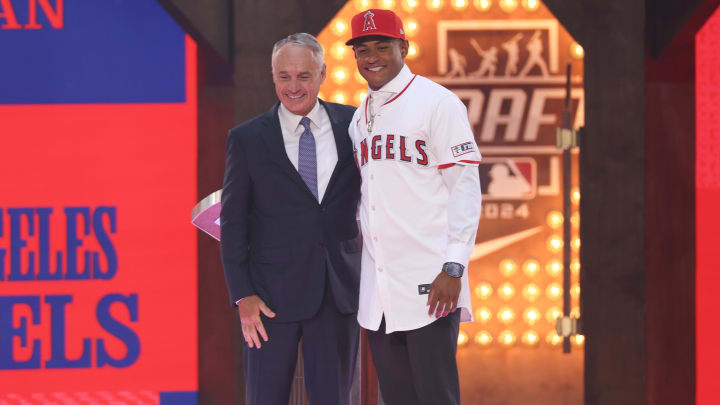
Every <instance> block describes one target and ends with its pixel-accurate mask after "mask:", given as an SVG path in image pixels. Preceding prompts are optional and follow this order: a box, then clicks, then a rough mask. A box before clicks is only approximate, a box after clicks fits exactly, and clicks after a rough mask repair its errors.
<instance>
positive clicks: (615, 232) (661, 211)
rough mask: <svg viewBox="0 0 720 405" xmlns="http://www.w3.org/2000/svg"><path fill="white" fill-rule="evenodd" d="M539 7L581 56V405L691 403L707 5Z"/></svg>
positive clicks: (671, 0)
mask: <svg viewBox="0 0 720 405" xmlns="http://www.w3.org/2000/svg"><path fill="white" fill-rule="evenodd" d="M545 3H546V4H547V5H548V7H549V8H550V9H551V10H552V11H553V13H555V15H556V16H557V17H558V18H559V20H560V21H561V22H562V23H563V24H564V25H565V26H566V27H567V28H568V30H569V31H570V33H571V34H572V35H574V36H575V38H576V39H578V41H579V42H580V43H581V44H582V45H583V47H584V48H585V53H586V56H585V86H586V89H585V94H586V131H585V133H584V138H583V139H582V150H581V183H580V187H581V193H582V202H581V207H580V209H581V217H582V229H581V237H582V241H583V247H582V254H581V255H582V256H581V262H582V266H583V280H582V282H581V285H582V287H581V288H582V291H583V303H582V305H583V310H582V313H583V326H584V333H585V335H586V338H587V340H586V346H585V358H586V359H585V402H586V404H588V405H595V404H613V405H622V404H628V405H630V404H632V405H638V404H652V405H655V404H660V405H664V404H667V405H675V404H688V405H689V404H694V403H695V322H694V320H695V260H694V258H695V239H694V237H695V215H694V211H695V199H694V179H695V158H694V152H695V132H694V131H695V126H694V123H695V105H694V103H695V98H694V34H695V32H697V30H698V29H699V28H700V26H701V25H702V23H703V22H704V21H705V20H706V19H707V17H708V16H709V15H710V13H711V12H712V11H713V10H714V9H715V8H717V6H718V1H717V0H711V1H703V0H691V1H681V0H660V1H657V0H655V1H652V0H648V1H646V2H638V1H634V2H628V1H625V0H599V1H585V2H572V3H568V2H565V1H558V0H545Z"/></svg>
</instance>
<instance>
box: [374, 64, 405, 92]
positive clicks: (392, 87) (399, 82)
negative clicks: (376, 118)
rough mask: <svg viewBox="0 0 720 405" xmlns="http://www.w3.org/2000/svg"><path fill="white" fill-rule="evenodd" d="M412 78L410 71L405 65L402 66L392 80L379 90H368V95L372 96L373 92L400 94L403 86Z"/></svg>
mask: <svg viewBox="0 0 720 405" xmlns="http://www.w3.org/2000/svg"><path fill="white" fill-rule="evenodd" d="M412 78H413V74H412V72H411V71H410V68H409V67H408V66H407V65H403V67H402V69H400V72H398V74H397V75H396V76H395V77H393V78H392V80H390V81H389V82H387V83H385V85H384V86H382V87H381V88H380V89H379V90H373V89H371V88H368V93H369V94H371V95H372V94H373V93H375V92H385V93H390V94H397V93H400V92H401V91H402V90H403V89H404V88H405V86H407V84H408V82H409V81H410V80H411V79H412Z"/></svg>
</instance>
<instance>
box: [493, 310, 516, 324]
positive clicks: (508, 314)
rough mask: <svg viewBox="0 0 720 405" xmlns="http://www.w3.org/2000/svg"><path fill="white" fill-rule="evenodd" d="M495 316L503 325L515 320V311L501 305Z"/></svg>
mask: <svg viewBox="0 0 720 405" xmlns="http://www.w3.org/2000/svg"><path fill="white" fill-rule="evenodd" d="M497 318H498V320H499V321H500V322H502V324H503V325H509V324H511V323H513V322H514V321H515V311H513V310H512V308H510V307H502V308H500V310H499V311H498V314H497Z"/></svg>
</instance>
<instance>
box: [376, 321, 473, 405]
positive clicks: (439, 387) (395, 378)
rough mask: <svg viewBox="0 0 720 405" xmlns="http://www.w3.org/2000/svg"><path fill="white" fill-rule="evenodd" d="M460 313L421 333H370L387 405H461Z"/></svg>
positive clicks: (424, 328) (383, 322) (425, 327)
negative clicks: (459, 367) (458, 361)
mask: <svg viewBox="0 0 720 405" xmlns="http://www.w3.org/2000/svg"><path fill="white" fill-rule="evenodd" d="M459 328H460V311H455V312H453V313H452V314H450V315H448V316H446V317H443V318H440V319H438V320H436V321H435V322H433V323H431V324H429V325H427V326H424V327H422V328H419V329H414V330H410V331H401V332H393V333H390V334H386V333H385V319H384V318H383V321H382V323H381V324H380V328H379V329H378V330H377V331H372V330H366V333H367V338H368V343H369V344H370V352H371V353H372V358H373V363H375V368H376V369H377V374H378V379H379V381H380V392H381V394H382V397H383V400H384V401H385V404H386V405H459V404H460V383H459V380H458V371H457V361H456V359H455V354H456V353H457V339H458V331H459Z"/></svg>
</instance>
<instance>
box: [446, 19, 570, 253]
mask: <svg viewBox="0 0 720 405" xmlns="http://www.w3.org/2000/svg"><path fill="white" fill-rule="evenodd" d="M563 34H564V35H563ZM561 37H564V38H561ZM568 39H570V38H569V36H568V35H567V34H566V33H561V27H560V25H559V23H558V21H557V20H555V19H527V20H525V19H512V20H496V19H493V20H449V21H448V20H445V21H438V23H437V71H436V75H435V76H434V77H432V79H433V80H435V81H436V82H438V83H440V84H442V85H444V86H445V87H447V88H449V89H451V90H452V91H453V92H454V93H455V94H456V95H457V96H458V97H460V99H461V100H463V102H464V103H465V104H466V106H467V108H468V118H469V121H470V124H471V126H472V127H473V129H474V132H475V138H476V141H477V143H478V147H479V148H480V151H481V153H482V154H483V157H484V159H483V161H482V163H481V164H480V167H479V172H480V177H481V185H482V191H483V201H484V204H483V205H484V207H483V220H482V224H481V226H480V228H479V230H478V242H479V243H480V244H481V245H482V242H492V240H494V239H497V238H498V237H501V236H505V235H506V234H508V233H511V234H512V233H521V232H524V231H528V230H530V229H538V230H540V228H536V227H538V226H543V225H544V224H545V219H546V214H547V213H548V212H549V211H551V210H553V209H555V210H561V208H562V199H561V175H562V173H561V152H560V150H558V149H557V148H556V147H555V129H556V127H559V126H561V125H562V122H561V114H562V109H563V103H564V99H565V93H566V92H565V82H566V77H565V66H566V65H567V64H568V63H572V64H573V68H574V72H573V73H574V74H573V75H572V77H571V87H572V89H571V94H570V97H571V103H570V111H571V112H572V114H573V115H572V126H573V128H578V127H581V126H582V125H583V123H584V115H583V111H584V91H583V88H582V70H581V69H582V64H581V61H577V60H573V59H572V57H571V53H570V52H568V49H569V48H570V46H569V42H568ZM578 65H579V66H578ZM575 165H576V166H577V161H576V162H575ZM498 233H502V234H503V235H498ZM532 234H533V233H527V232H526V233H524V235H528V236H529V235H532ZM542 247H543V249H544V244H543V245H542ZM535 256H547V254H546V252H538V253H536V254H535ZM520 260H521V261H522V260H523V259H522V258H521V259H520Z"/></svg>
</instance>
